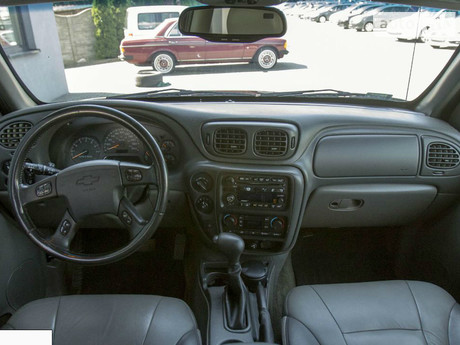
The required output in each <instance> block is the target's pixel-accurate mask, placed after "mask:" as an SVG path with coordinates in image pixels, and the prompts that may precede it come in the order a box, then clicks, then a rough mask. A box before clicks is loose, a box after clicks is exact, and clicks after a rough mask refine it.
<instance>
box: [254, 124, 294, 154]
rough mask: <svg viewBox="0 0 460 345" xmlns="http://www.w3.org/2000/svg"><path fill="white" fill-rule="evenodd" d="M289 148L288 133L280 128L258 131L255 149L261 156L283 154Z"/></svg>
mask: <svg viewBox="0 0 460 345" xmlns="http://www.w3.org/2000/svg"><path fill="white" fill-rule="evenodd" d="M287 149H288V135H287V133H286V132H285V131H280V130H262V131H259V132H257V133H256V135H255V142H254V151H255V152H256V154H258V155H259V156H283V155H285V154H286V152H287Z"/></svg>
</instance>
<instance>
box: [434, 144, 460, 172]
mask: <svg viewBox="0 0 460 345" xmlns="http://www.w3.org/2000/svg"><path fill="white" fill-rule="evenodd" d="M459 162H460V155H459V153H458V151H457V149H456V148H454V147H453V146H452V145H449V144H447V143H431V144H430V145H428V155H427V158H426V163H427V165H428V166H429V167H430V168H435V169H450V168H455V167H456V166H457V165H458V164H459Z"/></svg>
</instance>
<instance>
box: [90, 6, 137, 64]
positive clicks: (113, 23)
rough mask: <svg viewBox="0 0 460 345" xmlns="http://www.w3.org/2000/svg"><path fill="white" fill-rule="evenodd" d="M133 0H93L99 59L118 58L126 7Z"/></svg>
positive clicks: (92, 11)
mask: <svg viewBox="0 0 460 345" xmlns="http://www.w3.org/2000/svg"><path fill="white" fill-rule="evenodd" d="M129 6H131V0H93V8H92V10H91V14H92V16H93V21H94V25H95V26H96V57H97V58H98V59H110V58H116V57H117V56H118V54H119V50H118V49H119V45H120V41H121V40H122V39H123V27H124V22H125V16H126V9H127V8H128V7H129Z"/></svg>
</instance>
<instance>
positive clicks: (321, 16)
mask: <svg viewBox="0 0 460 345" xmlns="http://www.w3.org/2000/svg"><path fill="white" fill-rule="evenodd" d="M349 6H350V5H349V4H342V5H333V6H328V7H325V8H321V9H319V10H318V11H317V12H316V13H315V14H314V15H312V16H311V17H310V19H311V20H312V21H315V22H318V23H325V22H326V21H328V20H329V17H330V16H331V15H332V14H333V13H336V12H338V11H341V10H344V9H345V8H347V7H349Z"/></svg>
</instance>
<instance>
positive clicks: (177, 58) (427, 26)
mask: <svg viewBox="0 0 460 345" xmlns="http://www.w3.org/2000/svg"><path fill="white" fill-rule="evenodd" d="M114 3H115V4H118V5H117V6H115V5H114ZM190 5H198V3H197V2H195V1H194V0H183V1H176V5H165V1H164V0H161V1H146V0H118V1H115V2H114V1H104V0H94V1H92V0H85V1H69V2H57V3H42V4H31V5H23V6H10V7H1V6H0V44H1V47H2V49H3V51H4V54H5V56H6V57H7V58H8V60H9V61H10V63H11V65H12V66H13V68H14V70H15V71H16V73H17V75H18V76H19V78H20V79H22V81H23V82H24V84H25V85H26V86H27V87H28V89H29V90H30V91H31V92H32V93H33V94H34V95H35V96H36V97H37V98H38V99H39V100H41V101H44V102H56V101H61V100H70V99H87V98H94V97H105V96H113V95H126V94H133V93H139V92H146V91H159V90H163V89H170V88H174V89H185V90H188V91H198V90H199V91H238V92H239V94H241V93H242V92H244V91H251V92H252V94H254V92H257V93H259V94H261V95H264V93H265V92H266V93H269V94H270V96H276V95H277V93H279V95H280V96H281V95H283V96H285V95H286V94H289V95H293V94H297V95H302V96H303V95H307V94H308V96H309V97H313V96H314V95H315V94H316V93H315V92H313V91H312V90H324V89H327V90H328V91H330V90H333V91H334V93H335V94H336V97H341V96H347V97H359V96H360V95H365V96H366V97H369V98H379V99H382V98H384V99H393V100H395V101H398V102H399V101H410V100H413V99H415V98H416V97H417V96H419V95H420V94H421V93H422V92H423V91H424V90H425V89H426V88H427V87H428V86H429V85H430V84H431V83H432V82H433V81H434V80H435V78H436V77H437V76H438V75H439V73H440V72H441V70H442V69H443V68H444V66H445V65H446V64H447V62H448V61H449V59H450V58H451V56H452V55H453V54H454V53H455V49H456V47H457V46H458V45H459V42H460V13H459V12H458V11H453V10H445V9H433V8H424V7H415V6H408V5H398V4H386V3H375V2H374V3H366V2H348V1H327V2H326V1H307V2H305V1H302V2H299V3H294V2H286V3H283V4H281V5H279V6H277V7H278V9H280V10H281V11H282V12H283V13H284V15H285V16H286V19H287V25H288V28H287V32H286V34H285V35H284V36H283V37H280V38H266V39H263V40H260V41H257V42H254V43H213V42H208V41H206V40H204V39H201V38H198V37H193V36H184V35H182V34H181V33H180V31H179V30H178V29H177V20H178V16H179V15H180V13H181V12H182V11H183V10H184V9H185V8H186V7H187V6H190ZM339 5H340V6H339ZM304 91H306V92H304ZM338 91H339V92H338ZM157 94H158V93H157ZM164 94H165V96H166V93H164ZM209 94H211V93H209ZM328 94H329V93H328ZM330 94H331V96H334V95H332V92H331V93H330Z"/></svg>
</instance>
